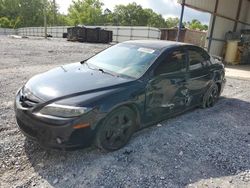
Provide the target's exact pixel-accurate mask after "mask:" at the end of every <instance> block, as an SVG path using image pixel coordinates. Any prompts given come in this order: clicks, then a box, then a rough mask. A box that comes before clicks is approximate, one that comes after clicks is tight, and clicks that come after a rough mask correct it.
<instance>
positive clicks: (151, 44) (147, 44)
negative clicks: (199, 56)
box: [123, 40, 198, 50]
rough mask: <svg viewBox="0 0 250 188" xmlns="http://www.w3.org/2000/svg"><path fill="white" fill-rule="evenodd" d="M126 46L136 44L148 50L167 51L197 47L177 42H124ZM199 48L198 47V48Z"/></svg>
mask: <svg viewBox="0 0 250 188" xmlns="http://www.w3.org/2000/svg"><path fill="white" fill-rule="evenodd" d="M123 43H125V44H134V45H138V46H142V47H146V48H154V49H160V50H162V49H167V48H172V47H178V46H195V45H192V44H188V43H182V42H175V41H167V40H130V41H126V42H123ZM197 47H198V46H197Z"/></svg>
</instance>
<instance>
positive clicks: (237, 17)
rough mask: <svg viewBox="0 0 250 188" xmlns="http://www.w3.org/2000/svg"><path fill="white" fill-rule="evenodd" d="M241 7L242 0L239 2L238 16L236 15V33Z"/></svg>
mask: <svg viewBox="0 0 250 188" xmlns="http://www.w3.org/2000/svg"><path fill="white" fill-rule="evenodd" d="M241 5H242V0H239V3H238V9H237V15H236V21H235V22H234V29H233V31H234V32H235V31H236V29H237V26H238V22H239V17H240V11H241Z"/></svg>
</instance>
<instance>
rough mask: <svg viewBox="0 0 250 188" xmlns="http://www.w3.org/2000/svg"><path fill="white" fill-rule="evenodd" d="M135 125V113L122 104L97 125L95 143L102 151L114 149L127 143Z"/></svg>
mask: <svg viewBox="0 0 250 188" xmlns="http://www.w3.org/2000/svg"><path fill="white" fill-rule="evenodd" d="M135 127H136V114H135V113H134V111H133V110H131V109H130V108H129V107H126V106H123V107H120V108H117V109H115V110H114V111H112V112H111V113H110V114H109V115H108V116H107V117H106V118H105V120H104V121H103V123H102V124H101V125H100V126H99V128H98V131H97V134H96V145H97V147H98V148H100V149H102V150H104V151H114V150H118V149H120V148H122V147H123V146H124V145H126V144H127V143H128V141H129V140H130V138H131V136H132V135H133V133H134V131H135Z"/></svg>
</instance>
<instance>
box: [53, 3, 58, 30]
mask: <svg viewBox="0 0 250 188" xmlns="http://www.w3.org/2000/svg"><path fill="white" fill-rule="evenodd" d="M56 24H57V19H56V0H53V26H55V25H56Z"/></svg>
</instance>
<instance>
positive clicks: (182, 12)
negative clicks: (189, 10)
mask: <svg viewBox="0 0 250 188" xmlns="http://www.w3.org/2000/svg"><path fill="white" fill-rule="evenodd" d="M184 8H185V0H182V3H181V16H180V21H179V27H178V32H177V36H176V41H177V42H178V41H179V40H180V32H181V28H182V20H183V14H184Z"/></svg>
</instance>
